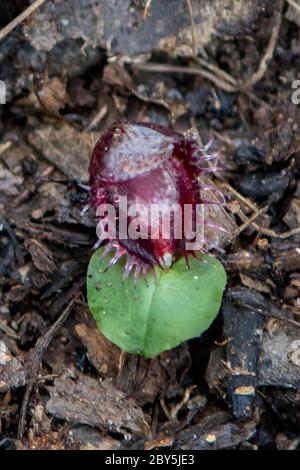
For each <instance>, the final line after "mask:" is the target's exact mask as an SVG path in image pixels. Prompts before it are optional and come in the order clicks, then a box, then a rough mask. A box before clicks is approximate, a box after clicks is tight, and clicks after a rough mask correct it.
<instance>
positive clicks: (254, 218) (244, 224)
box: [228, 204, 270, 243]
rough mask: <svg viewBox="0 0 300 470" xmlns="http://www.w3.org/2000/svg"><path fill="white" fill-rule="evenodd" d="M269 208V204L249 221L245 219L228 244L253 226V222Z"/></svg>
mask: <svg viewBox="0 0 300 470" xmlns="http://www.w3.org/2000/svg"><path fill="white" fill-rule="evenodd" d="M269 207H270V205H269V204H267V205H266V206H265V207H262V208H261V209H260V210H259V211H258V212H255V214H253V215H252V216H251V217H250V219H247V220H246V221H245V222H244V223H243V224H242V225H240V226H239V227H238V228H237V229H236V230H235V231H234V232H233V234H232V236H231V237H230V239H229V240H228V241H229V243H231V242H232V240H234V239H235V238H236V237H237V236H238V235H240V234H241V233H242V232H243V231H244V230H245V229H246V228H247V227H249V225H251V224H253V222H254V221H255V220H256V219H257V218H258V217H259V216H260V215H261V214H262V213H263V212H265V211H266V210H267V209H268V208H269Z"/></svg>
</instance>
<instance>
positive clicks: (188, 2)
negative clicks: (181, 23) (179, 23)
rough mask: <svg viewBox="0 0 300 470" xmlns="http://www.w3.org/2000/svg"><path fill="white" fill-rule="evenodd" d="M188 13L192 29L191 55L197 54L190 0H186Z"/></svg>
mask: <svg viewBox="0 0 300 470" xmlns="http://www.w3.org/2000/svg"><path fill="white" fill-rule="evenodd" d="M186 3H187V7H188V11H189V15H190V21H191V29H192V47H193V55H194V56H196V55H197V50H196V28H195V21H194V13H193V7H192V4H191V0H186Z"/></svg>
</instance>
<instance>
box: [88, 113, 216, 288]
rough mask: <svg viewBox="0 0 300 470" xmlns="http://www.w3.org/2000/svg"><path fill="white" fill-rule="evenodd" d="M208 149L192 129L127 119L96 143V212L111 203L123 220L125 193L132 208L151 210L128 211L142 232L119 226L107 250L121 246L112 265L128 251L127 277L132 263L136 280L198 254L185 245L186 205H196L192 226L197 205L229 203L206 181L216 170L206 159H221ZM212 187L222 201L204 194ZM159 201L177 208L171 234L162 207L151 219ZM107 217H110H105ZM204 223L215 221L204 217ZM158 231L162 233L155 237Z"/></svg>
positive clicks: (92, 181)
mask: <svg viewBox="0 0 300 470" xmlns="http://www.w3.org/2000/svg"><path fill="white" fill-rule="evenodd" d="M208 147H209V145H207V146H200V145H198V143H197V140H196V138H195V137H193V136H191V134H188V133H187V134H186V135H182V134H180V133H178V132H173V131H171V130H169V129H166V128H164V127H162V126H159V125H157V124H150V123H136V122H126V121H122V122H119V123H116V124H114V125H112V126H111V127H110V128H109V129H108V130H107V131H106V132H105V133H104V134H103V135H102V137H101V138H100V139H99V141H98V142H97V144H96V146H95V149H94V151H93V154H92V158H91V161H90V167H89V174H90V203H91V206H92V207H93V209H94V210H95V212H96V211H97V209H98V208H99V206H101V205H102V207H108V205H111V206H113V207H114V208H115V211H116V218H117V221H119V220H120V217H121V215H124V214H122V213H121V212H122V209H120V204H119V202H120V197H121V196H123V197H124V196H126V197H127V204H128V208H129V207H130V206H132V205H133V204H140V205H141V204H142V205H143V207H145V208H146V209H147V210H148V212H147V214H148V215H147V217H146V216H145V215H142V214H139V217H138V218H136V217H135V216H134V215H130V214H128V213H126V214H125V216H126V221H127V227H130V226H132V224H135V221H137V222H136V227H135V228H136V231H137V232H140V237H139V238H136V237H130V236H129V237H124V236H123V235H122V233H121V230H120V226H119V225H118V224H117V230H116V233H115V235H114V237H109V238H110V239H109V242H108V244H107V247H106V249H105V251H104V255H106V254H107V253H108V252H109V251H110V250H111V249H112V248H115V249H116V252H115V254H114V256H113V257H112V259H111V261H110V263H109V265H112V264H114V263H115V262H117V261H118V259H119V258H120V257H121V256H123V255H124V254H127V256H128V258H127V263H126V267H125V273H124V277H125V278H126V277H127V276H128V274H129V272H130V270H131V269H132V268H133V266H135V278H136V279H137V277H138V275H139V273H140V271H142V272H143V273H144V274H145V273H146V272H147V269H148V268H149V267H152V268H153V267H154V266H155V265H160V266H161V267H164V266H170V265H171V264H172V262H173V261H174V259H175V258H176V257H178V256H180V255H182V254H183V255H185V256H187V255H188V254H194V252H193V250H189V249H187V248H186V246H187V245H186V243H187V242H191V241H193V240H192V239H189V240H187V239H186V237H185V233H184V227H183V224H184V212H185V207H187V205H189V206H190V208H191V213H190V218H191V220H190V223H191V229H198V228H199V227H197V226H196V220H197V219H196V213H197V210H198V209H197V207H198V208H199V207H201V205H202V206H203V205H204V204H211V203H213V204H223V203H224V198H223V196H222V194H221V193H220V191H219V190H218V189H217V188H216V187H215V186H213V185H211V184H209V185H208V184H206V183H203V182H201V176H202V175H203V174H204V173H207V172H211V171H214V168H210V167H207V166H206V167H204V166H203V165H205V163H204V162H207V161H209V160H212V159H213V158H215V157H216V155H208V154H207V153H206V152H207V150H208ZM208 190H210V191H212V190H214V191H216V193H217V194H218V195H220V197H221V198H222V199H221V200H220V199H217V200H216V199H215V200H213V201H209V200H207V199H206V198H205V197H204V196H203V194H205V192H207V191H208ZM156 204H160V205H161V204H164V207H165V209H166V211H167V209H168V210H169V209H170V208H171V207H175V210H174V211H171V212H170V210H169V217H170V234H169V236H168V237H165V236H163V229H162V224H163V221H164V217H165V214H164V212H163V211H162V214H160V217H159V218H157V217H156V218H154V217H150V219H149V214H150V213H151V207H155V205H156ZM176 208H177V209H176ZM180 210H181V211H182V212H181V215H182V217H181V234H182V236H181V237H179V238H177V236H176V231H175V229H176V220H179V219H176V216H178V215H179V214H178V213H179V212H180ZM176 211H177V212H176ZM166 213H167V212H166ZM145 217H146V218H145ZM106 221H107V222H108V221H109V220H108V219H107V218H106ZM148 222H149V224H147V223H148ZM154 225H156V226H154ZM202 225H203V226H205V225H208V226H212V225H213V224H211V223H210V222H209V221H207V220H204V221H203V222H202ZM213 226H214V227H215V228H218V227H217V226H215V225H213ZM177 229H178V226H177ZM145 231H146V232H145ZM155 232H156V234H157V236H156V237H153V233H155ZM142 235H143V237H142ZM201 240H202V245H201V248H200V251H206V250H207V249H209V248H210V246H209V242H208V241H207V240H205V239H203V238H202V239H201Z"/></svg>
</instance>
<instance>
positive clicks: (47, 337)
mask: <svg viewBox="0 0 300 470" xmlns="http://www.w3.org/2000/svg"><path fill="white" fill-rule="evenodd" d="M73 304H74V299H72V300H71V301H70V303H69V304H68V305H67V307H66V308H65V309H64V311H63V312H62V314H61V315H60V317H59V318H58V319H57V320H56V322H55V323H53V325H52V326H51V328H50V329H49V330H48V331H47V333H45V334H44V335H43V336H41V337H40V338H39V339H38V340H37V342H36V345H35V347H34V349H33V352H32V361H31V366H30V370H29V374H28V375H29V377H28V384H27V386H26V390H25V394H24V397H23V402H22V407H21V413H20V420H19V426H18V439H21V438H22V436H23V432H24V425H25V418H26V412H27V406H28V401H29V397H30V393H31V390H32V387H33V383H34V382H33V381H31V380H30V379H32V378H34V377H36V376H37V373H38V369H39V366H40V363H41V361H42V357H43V354H44V352H45V350H46V349H47V348H48V346H49V344H50V343H51V341H52V339H53V337H54V335H55V334H56V333H57V331H58V330H59V328H60V327H61V326H62V325H63V324H64V322H65V321H66V319H67V318H68V316H69V314H70V312H71V309H72V307H73Z"/></svg>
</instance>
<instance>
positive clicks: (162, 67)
mask: <svg viewBox="0 0 300 470" xmlns="http://www.w3.org/2000/svg"><path fill="white" fill-rule="evenodd" d="M131 67H133V68H135V69H137V70H142V71H143V72H157V73H185V74H188V75H202V76H203V77H204V78H207V79H208V80H210V81H211V82H213V83H214V84H215V85H217V86H218V87H219V88H221V89H222V90H224V91H227V92H228V93H234V92H236V91H237V90H236V88H235V87H234V86H232V85H230V83H227V82H225V81H224V80H222V79H221V78H219V77H217V76H216V75H215V74H213V73H211V72H209V71H207V70H204V69H201V68H200V67H184V66H181V65H169V64H159V63H154V62H147V63H145V64H131Z"/></svg>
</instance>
